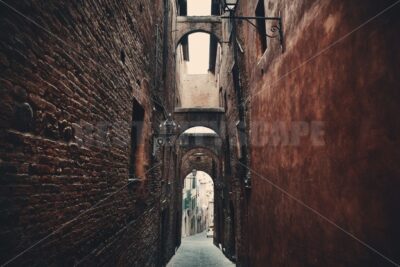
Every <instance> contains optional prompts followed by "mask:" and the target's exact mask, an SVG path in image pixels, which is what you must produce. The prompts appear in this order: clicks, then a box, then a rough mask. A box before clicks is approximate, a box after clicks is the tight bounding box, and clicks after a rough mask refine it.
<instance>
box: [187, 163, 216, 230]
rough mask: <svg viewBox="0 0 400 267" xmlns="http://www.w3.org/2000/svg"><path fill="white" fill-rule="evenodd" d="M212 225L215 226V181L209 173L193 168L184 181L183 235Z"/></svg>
mask: <svg viewBox="0 0 400 267" xmlns="http://www.w3.org/2000/svg"><path fill="white" fill-rule="evenodd" d="M210 227H214V183H213V180H212V178H211V176H210V175H209V174H208V173H206V172H203V171H197V170H193V171H192V172H190V173H189V174H188V175H186V176H185V179H184V182H183V189H182V237H187V236H190V235H194V234H198V233H201V232H203V231H205V230H206V229H207V228H210ZM210 237H212V236H210Z"/></svg>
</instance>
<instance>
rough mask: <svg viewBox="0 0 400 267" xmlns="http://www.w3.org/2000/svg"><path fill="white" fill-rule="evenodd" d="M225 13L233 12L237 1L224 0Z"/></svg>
mask: <svg viewBox="0 0 400 267" xmlns="http://www.w3.org/2000/svg"><path fill="white" fill-rule="evenodd" d="M224 4H225V11H231V12H235V10H236V6H237V4H238V0H224Z"/></svg>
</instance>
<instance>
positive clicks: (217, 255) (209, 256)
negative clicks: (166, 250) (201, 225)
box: [167, 232, 235, 267]
mask: <svg viewBox="0 0 400 267" xmlns="http://www.w3.org/2000/svg"><path fill="white" fill-rule="evenodd" d="M204 266H207V267H230V266H235V264H234V263H232V262H231V261H229V260H228V259H227V258H226V257H225V256H224V254H222V252H221V250H219V249H218V248H217V247H216V246H214V245H213V243H212V239H211V238H207V237H206V233H205V232H204V233H200V234H197V235H193V236H190V237H186V238H184V239H182V244H181V247H180V248H179V249H178V251H177V253H176V255H175V256H174V257H173V258H172V260H171V261H170V262H169V263H168V265H167V267H204Z"/></svg>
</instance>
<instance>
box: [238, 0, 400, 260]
mask: <svg viewBox="0 0 400 267" xmlns="http://www.w3.org/2000/svg"><path fill="white" fill-rule="evenodd" d="M257 2H258V1H256V0H252V1H246V2H241V5H240V9H239V10H238V12H237V15H246V16H251V15H254V14H255V9H256V5H257ZM394 2H395V1H389V0H387V1H352V2H351V3H350V2H349V1H272V0H271V1H265V10H266V15H268V16H277V15H279V13H280V14H281V15H282V17H283V19H284V34H285V39H286V51H285V53H283V54H282V53H281V51H280V49H279V45H278V43H277V40H270V42H269V43H268V45H269V46H268V49H267V52H266V53H265V54H264V56H263V57H261V55H260V53H259V52H258V51H257V42H256V39H257V37H256V31H255V30H254V29H253V28H252V27H251V26H250V25H248V24H245V23H243V24H242V25H241V26H240V41H242V42H243V47H244V55H245V61H246V62H245V63H246V65H245V72H246V73H247V74H248V77H249V79H248V82H249V88H250V90H251V95H252V96H253V97H252V98H251V101H250V104H249V106H250V108H251V139H250V143H251V145H252V153H251V167H252V169H253V170H255V172H256V173H259V174H261V176H263V177H265V178H266V179H268V180H269V181H271V182H273V183H275V184H276V185H278V186H279V187H281V188H282V189H284V190H286V191H287V192H288V193H289V194H290V195H292V196H294V197H295V198H298V199H300V200H301V201H303V202H304V203H305V204H306V205H308V206H310V207H312V208H313V209H315V210H316V211H318V212H320V213H321V214H323V215H325V216H326V217H327V218H328V219H329V220H332V221H333V222H335V223H337V224H338V225H339V226H340V227H343V229H346V230H347V231H349V232H350V233H351V234H354V235H355V236H356V237H358V238H360V239H361V240H363V241H365V242H366V243H368V244H369V245H370V246H372V247H374V248H375V249H377V250H378V251H379V252H381V253H383V254H384V255H386V256H387V257H389V258H390V259H392V260H394V261H396V262H399V261H400V258H399V255H400V253H399V250H398V248H399V247H400V246H399V242H398V240H399V230H398V225H399V222H400V218H399V215H398V212H397V211H398V209H399V206H398V203H399V202H400V199H399V194H398V192H397V191H398V188H399V185H400V184H399V181H400V179H399V177H400V170H399V167H398V164H397V162H398V161H399V159H400V156H399V153H398V150H399V138H398V137H399V134H400V132H399V129H400V127H399V125H400V122H399V119H398V115H397V114H398V113H399V106H398V103H399V100H400V99H399V93H398V88H399V85H400V81H399V75H398V69H399V67H400V65H399V64H400V63H399V62H400V58H399V53H398V52H397V50H398V49H397V48H398V47H399V45H400V39H399V35H398V29H399V25H400V20H399V17H398V14H399V12H400V9H399V6H396V7H394V8H392V9H391V10H389V11H388V12H386V13H384V14H381V15H379V16H378V17H377V18H375V19H373V20H372V21H370V22H369V23H367V24H365V25H363V26H362V27H360V28H357V27H358V26H360V25H362V24H363V23H365V22H366V21H368V20H369V19H371V18H372V17H373V16H375V15H377V14H378V12H380V11H382V10H384V9H385V8H386V7H388V6H390V5H391V4H393V3H394ZM353 30H355V31H354V32H352V31H353ZM349 33H351V34H350V35H348V36H347V34H349ZM342 37H344V38H343V39H341V38H342ZM331 44H334V45H333V46H331V47H330V45H331ZM326 47H329V49H327V50H325V51H324V49H325V48H326ZM319 51H323V52H322V53H320V54H318V52H319ZM316 55H317V56H316ZM314 56H315V57H314ZM303 63H304V64H303ZM312 121H321V122H323V123H324V124H323V126H324V127H323V130H324V139H323V140H324V142H325V144H324V145H321V143H317V144H316V143H313V141H315V140H313V138H312V136H311V135H310V134H309V133H310V132H309V131H306V132H301V131H300V134H301V136H300V137H301V138H300V142H299V143H298V142H297V140H296V139H290V140H289V141H290V142H289V143H285V132H284V130H282V129H281V132H279V130H278V134H277V133H276V132H275V134H274V133H272V132H271V131H272V130H271V125H273V124H274V123H279V122H285V123H293V122H306V123H308V125H310V123H311V122H312ZM287 125H289V126H296V125H295V124H287ZM304 129H306V128H304ZM304 129H303V130H304ZM292 130H295V128H292ZM306 133H307V134H306ZM291 134H292V132H289V137H290V138H293V136H292V135H291ZM274 138H275V139H274ZM276 138H278V139H276ZM279 138H281V139H280V140H279ZM317 139H318V138H317ZM273 141H277V143H276V144H273ZM317 141H318V140H317ZM252 178H253V180H252V192H251V195H250V199H249V207H248V210H249V223H248V229H247V231H248V232H249V235H250V236H249V242H248V247H249V259H250V262H249V266H393V264H391V263H390V262H389V261H387V260H385V259H384V258H383V257H381V256H379V255H378V254H376V253H374V252H373V251H371V250H370V249H368V248H366V247H365V246H363V245H361V244H360V243H359V242H357V241H356V240H354V239H353V238H351V237H349V235H347V234H345V233H343V232H342V231H341V230H339V229H337V228H336V227H334V226H332V225H331V224H330V223H328V222H327V221H326V220H323V219H322V218H321V217H320V216H318V215H317V214H315V213H314V212H312V211H310V210H309V209H307V208H305V207H304V206H302V205H300V204H299V203H296V201H294V200H293V199H291V198H288V197H287V195H284V194H282V192H279V190H277V189H276V188H274V187H273V186H271V184H270V183H269V182H268V181H266V180H263V179H262V178H260V177H259V176H257V175H255V174H254V173H253V175H252Z"/></svg>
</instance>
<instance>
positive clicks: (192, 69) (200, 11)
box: [187, 0, 211, 74]
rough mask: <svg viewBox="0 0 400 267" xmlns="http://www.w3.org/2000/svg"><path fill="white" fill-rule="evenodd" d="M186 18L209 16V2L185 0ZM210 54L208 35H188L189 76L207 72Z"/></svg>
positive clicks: (209, 0)
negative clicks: (186, 5)
mask: <svg viewBox="0 0 400 267" xmlns="http://www.w3.org/2000/svg"><path fill="white" fill-rule="evenodd" d="M187 3H188V16H209V15H210V14H211V0H187ZM209 53H210V35H209V34H206V33H194V34H191V35H189V55H190V62H189V63H188V73H189V74H203V73H207V71H208V63H209Z"/></svg>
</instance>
